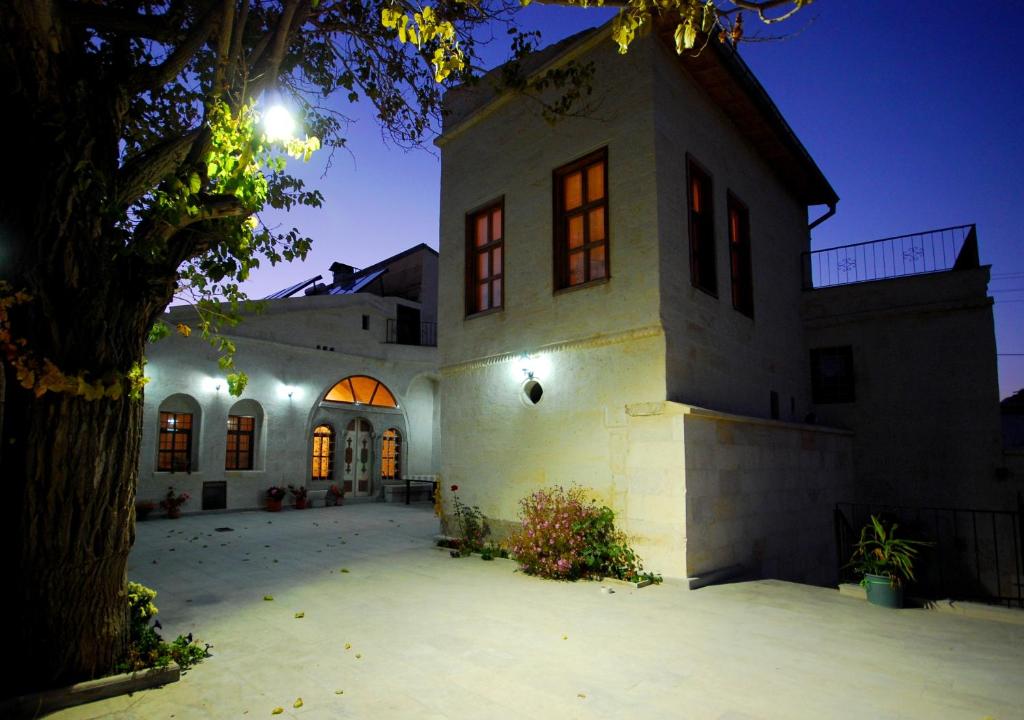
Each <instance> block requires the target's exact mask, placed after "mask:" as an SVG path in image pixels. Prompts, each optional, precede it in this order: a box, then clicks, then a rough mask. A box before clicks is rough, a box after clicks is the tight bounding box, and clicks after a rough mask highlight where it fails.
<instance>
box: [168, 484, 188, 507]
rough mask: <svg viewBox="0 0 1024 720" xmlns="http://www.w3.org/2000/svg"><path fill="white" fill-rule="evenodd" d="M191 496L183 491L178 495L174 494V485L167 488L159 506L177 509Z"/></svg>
mask: <svg viewBox="0 0 1024 720" xmlns="http://www.w3.org/2000/svg"><path fill="white" fill-rule="evenodd" d="M191 498H192V496H191V495H189V494H188V493H187V492H183V493H181V494H180V495H175V494H174V487H173V486H171V487H168V488H167V494H166V495H165V496H164V499H163V500H161V501H160V507H162V508H163V509H164V510H169V511H170V510H177V509H178V508H180V507H181V506H182V505H184V504H185V503H187V502H188V501H189V500H190V499H191Z"/></svg>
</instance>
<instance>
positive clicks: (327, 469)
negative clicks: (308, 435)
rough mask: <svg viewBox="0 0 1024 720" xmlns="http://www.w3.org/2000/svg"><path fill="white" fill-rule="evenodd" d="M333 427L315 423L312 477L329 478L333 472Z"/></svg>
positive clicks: (318, 478) (315, 478) (316, 478)
mask: <svg viewBox="0 0 1024 720" xmlns="http://www.w3.org/2000/svg"><path fill="white" fill-rule="evenodd" d="M333 458H334V428H332V427H331V426H330V425H317V427H316V429H315V430H313V479H314V480H330V479H331V477H332V476H333V474H334V462H333Z"/></svg>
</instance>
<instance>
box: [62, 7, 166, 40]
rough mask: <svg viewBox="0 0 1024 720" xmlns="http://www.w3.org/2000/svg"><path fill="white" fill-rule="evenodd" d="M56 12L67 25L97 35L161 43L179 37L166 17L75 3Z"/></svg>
mask: <svg viewBox="0 0 1024 720" xmlns="http://www.w3.org/2000/svg"><path fill="white" fill-rule="evenodd" d="M59 12H60V16H61V18H63V20H64V21H65V22H67V23H68V24H69V25H73V26H78V27H87V28H92V29H93V30H97V31H99V32H116V33H126V34H128V35H131V36H132V37H139V38H147V39H149V40H156V41H157V42H162V43H167V42H172V41H174V40H176V39H177V38H179V37H180V36H181V30H180V28H176V27H175V23H173V22H168V18H167V16H166V15H138V14H136V13H133V12H129V11H127V10H119V9H117V8H114V7H111V6H109V5H95V4H91V3H90V4H88V5H82V4H80V3H76V2H62V3H60V5H59Z"/></svg>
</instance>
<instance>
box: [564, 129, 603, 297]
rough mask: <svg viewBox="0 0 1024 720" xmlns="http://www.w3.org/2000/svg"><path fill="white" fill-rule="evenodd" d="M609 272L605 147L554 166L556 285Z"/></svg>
mask: <svg viewBox="0 0 1024 720" xmlns="http://www.w3.org/2000/svg"><path fill="white" fill-rule="evenodd" d="M608 276H609V257H608V150H607V148H605V149H602V150H599V151H598V152H596V153H593V154H592V155H588V156H587V157H585V158H582V159H580V160H577V161H576V162H574V163H571V164H569V165H566V166H565V167H561V168H559V169H558V170H555V289H556V290H559V289H561V288H567V287H573V286H575V285H583V284H584V283H588V282H592V281H594V280H601V279H603V278H606V277H608Z"/></svg>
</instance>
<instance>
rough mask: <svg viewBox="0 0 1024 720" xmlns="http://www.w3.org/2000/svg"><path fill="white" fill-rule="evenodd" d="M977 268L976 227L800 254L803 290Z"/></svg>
mask: <svg viewBox="0 0 1024 720" xmlns="http://www.w3.org/2000/svg"><path fill="white" fill-rule="evenodd" d="M969 267H978V239H977V234H976V231H975V227H974V225H960V226H957V227H948V228H942V229H939V230H928V231H927V232H922V233H915V234H912V235H898V236H896V237H891V238H884V239H882V240H872V241H871V242H864V243H857V244H855V245H844V246H842V247H835V248H827V249H825V250H816V251H814V252H808V253H804V254H803V283H804V289H805V290H810V289H813V288H824V287H832V286H833V285H850V284H852V283H862V282H871V281H873V280H887V279H890V278H898V277H905V276H907V275H923V274H925V273H935V272H945V271H947V270H959V269H961V268H969Z"/></svg>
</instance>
